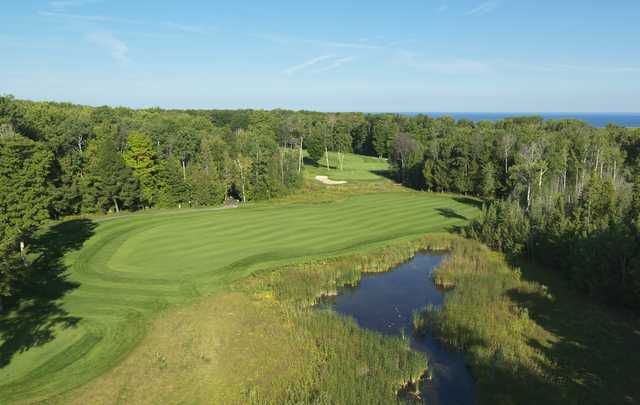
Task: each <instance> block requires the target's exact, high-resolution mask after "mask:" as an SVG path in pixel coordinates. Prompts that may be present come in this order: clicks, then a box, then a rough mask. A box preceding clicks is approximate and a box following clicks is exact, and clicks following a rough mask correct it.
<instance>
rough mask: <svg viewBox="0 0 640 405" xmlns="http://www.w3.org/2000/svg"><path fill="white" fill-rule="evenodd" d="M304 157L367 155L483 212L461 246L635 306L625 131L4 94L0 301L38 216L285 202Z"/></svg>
mask: <svg viewBox="0 0 640 405" xmlns="http://www.w3.org/2000/svg"><path fill="white" fill-rule="evenodd" d="M303 150H305V151H306V152H307V153H308V156H309V158H310V159H312V160H313V161H315V162H316V164H318V165H326V166H327V167H332V168H335V170H340V169H342V166H343V159H342V157H343V156H344V153H347V152H355V153H360V154H366V155H377V156H380V157H384V158H388V159H389V161H390V163H391V164H392V165H393V167H394V169H395V172H394V173H392V175H393V176H395V177H396V178H397V180H398V181H400V182H402V183H404V184H405V185H407V186H410V187H413V188H416V189H420V190H428V191H435V192H453V193H459V194H466V195H475V196H478V197H481V198H483V199H484V200H485V201H486V204H485V208H484V214H483V216H482V218H481V219H480V220H478V221H475V222H474V223H473V224H472V225H471V226H470V227H469V228H468V229H466V230H465V232H466V234H467V235H468V236H471V237H474V238H478V239H480V240H482V241H484V242H485V243H487V244H488V245H490V246H491V247H493V248H495V249H498V250H501V251H504V252H506V253H508V254H510V255H513V256H519V255H526V256H528V257H530V258H533V259H535V260H537V261H539V262H540V263H542V264H544V265H547V266H549V267H551V268H553V269H555V270H557V271H561V272H563V274H565V275H566V277H567V279H569V280H570V281H571V283H572V284H573V285H574V286H575V287H576V288H578V289H580V290H583V291H585V292H587V293H589V294H592V295H594V296H596V297H598V298H602V299H606V300H608V301H610V302H613V303H616V304H620V305H624V306H627V307H629V308H633V309H636V310H637V309H640V130H638V129H626V128H621V127H616V126H609V127H607V128H602V129H597V128H592V127H590V126H588V125H586V124H585V123H583V122H579V121H573V120H564V121H552V120H551V121H544V120H543V119H542V118H540V117H522V118H512V119H507V120H502V121H498V122H495V123H493V122H486V121H483V122H477V123H476V122H471V121H467V120H458V121H455V120H453V119H452V118H449V117H443V118H438V119H434V118H431V117H428V116H424V115H417V116H405V115H395V114H362V113H335V114H329V113H315V112H306V111H299V112H294V111H285V110H273V111H256V110H181V111H173V110H161V109H140V110H134V109H129V108H110V107H86V106H79V105H73V104H66V103H50V102H31V101H22V100H16V99H14V98H12V97H10V96H5V97H0V179H1V182H0V210H1V211H0V216H1V217H2V222H1V225H0V236H1V241H0V257H1V260H2V262H1V263H0V297H1V296H3V295H4V296H6V295H9V294H10V293H11V286H12V285H13V284H14V282H15V280H16V279H17V278H18V274H19V273H20V272H16V271H14V270H15V269H16V268H19V267H21V266H23V264H21V262H22V261H24V260H25V259H24V258H25V255H26V252H27V251H28V242H29V238H30V236H31V234H32V233H33V232H34V231H35V230H36V229H37V227H38V226H39V225H40V224H42V223H43V222H45V221H46V220H48V219H51V218H53V219H57V218H62V217H66V216H73V215H80V214H94V213H106V212H118V211H121V210H140V209H146V208H151V207H175V208H178V207H200V206H211V205H219V204H221V203H222V201H223V200H224V199H225V197H229V196H231V197H235V198H237V199H239V200H241V201H245V202H246V201H249V200H260V199H271V198H274V197H279V196H283V195H286V194H288V193H290V192H293V191H295V190H296V189H297V188H299V187H300V186H301V184H302V170H303ZM327 152H334V155H335V156H337V157H338V159H337V162H329V158H328V156H329V154H328V153H327ZM12 269H14V270H12Z"/></svg>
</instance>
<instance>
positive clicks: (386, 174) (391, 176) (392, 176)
mask: <svg viewBox="0 0 640 405" xmlns="http://www.w3.org/2000/svg"><path fill="white" fill-rule="evenodd" d="M370 172H371V173H373V174H375V175H376V176H378V177H383V178H385V179H388V180H391V181H393V182H396V183H400V179H399V178H398V175H397V174H396V173H395V172H394V171H393V170H391V169H389V170H370Z"/></svg>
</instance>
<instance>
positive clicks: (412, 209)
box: [0, 192, 478, 403]
mask: <svg viewBox="0 0 640 405" xmlns="http://www.w3.org/2000/svg"><path fill="white" fill-rule="evenodd" d="M451 212H454V213H456V215H451ZM477 213H478V210H477V208H476V207H475V206H474V205H473V204H470V203H468V202H467V201H465V200H460V199H456V198H453V197H449V196H437V195H427V194H421V193H411V192H398V193H379V194H370V195H363V196H357V197H352V198H347V199H341V200H337V201H335V200H334V201H333V202H327V203H323V204H293V203H290V204H282V203H280V204H262V205H260V204H259V205H256V206H253V207H247V208H240V209H235V210H225V211H196V210H192V211H185V212H175V213H172V212H162V213H159V214H147V215H138V216H133V217H129V218H126V219H124V218H123V219H118V220H113V221H104V222H100V223H93V222H91V221H87V220H76V221H71V222H69V223H66V224H62V225H56V226H54V227H52V228H51V229H49V230H48V231H46V232H44V234H43V235H42V238H41V241H40V243H36V246H38V245H39V248H34V251H38V249H40V254H41V257H44V259H42V260H41V270H42V273H41V274H40V276H42V282H40V281H39V282H37V283H34V285H31V286H30V287H31V290H30V292H31V293H33V294H32V299H31V300H24V301H23V302H22V303H21V306H20V307H19V308H18V309H16V310H14V311H13V312H12V313H10V314H8V315H5V316H4V317H3V318H0V332H1V333H2V338H1V340H0V360H2V361H3V364H2V368H0V403H10V402H16V401H20V402H33V401H37V400H46V399H49V398H51V397H52V396H54V395H58V394H64V393H65V392H66V391H68V390H70V389H72V388H75V387H78V386H80V385H83V384H85V383H86V382H88V381H89V380H91V379H93V378H95V377H97V376H99V375H101V374H104V373H105V372H107V371H109V370H111V369H112V368H113V367H114V366H116V365H117V364H119V363H120V362H121V361H122V360H123V359H124V358H125V357H126V355H127V354H128V353H129V352H130V351H131V349H132V348H133V347H135V346H136V344H137V343H139V342H140V341H141V339H142V338H143V337H144V336H145V334H146V332H147V330H146V327H147V325H148V322H147V320H148V319H150V318H151V317H152V316H154V315H155V314H157V313H158V312H159V311H162V310H164V309H167V308H172V307H176V306H179V305H183V304H188V303H192V302H194V301H198V300H199V299H201V297H202V296H209V295H213V294H216V293H220V292H223V291H227V290H228V287H229V285H230V284H231V283H233V282H234V281H237V280H240V279H242V278H244V277H246V276H247V275H250V274H252V273H254V272H256V271H258V270H261V269H266V268H273V267H278V266H283V265H286V264H289V263H294V262H309V261H310V260H319V259H321V258H329V257H335V256H345V255H349V254H352V253H354V252H362V251H365V250H372V249H375V248H376V247H381V246H383V245H385V244H386V243H387V242H388V241H392V240H396V241H397V240H403V239H411V238H415V237H416V236H417V235H422V234H425V233H430V232H442V231H445V230H447V229H449V228H450V227H453V226H457V225H462V224H464V223H465V222H466V220H465V219H464V218H471V217H473V216H475V215H477ZM54 241H55V243H53V242H54ZM51 246H55V249H52V248H51ZM52 269H54V270H55V271H52ZM27 287H29V286H27ZM45 287H46V288H45ZM44 290H47V291H46V293H44V292H43V291H44ZM25 291H26V290H25ZM41 292H42V293H41ZM27 295H28V294H27ZM203 305H205V304H203ZM207 305H208V304H207ZM235 305H236V304H233V305H232V304H230V306H229V307H226V306H223V308H225V310H226V309H228V308H231V307H234V306H235ZM237 305H239V306H240V307H242V306H247V308H250V304H246V303H241V304H237ZM263 310H264V311H266V312H265V314H266V315H265V316H266V318H265V319H269V312H268V311H275V312H274V314H275V315H272V317H275V318H278V317H279V316H280V314H279V312H278V311H280V310H281V308H275V309H274V308H271V309H269V308H267V309H265V308H263V307H262V306H259V307H257V309H255V311H263ZM200 312H201V311H200ZM167 316H169V317H171V316H172V315H167ZM211 316H213V315H211ZM171 319H175V321H176V322H177V321H178V318H171ZM202 319H203V322H206V321H207V319H208V318H207V317H206V316H204V315H203V318H202ZM283 319H287V318H283ZM167 322H168V324H167V325H172V326H166V327H165V328H162V327H160V330H161V331H164V333H167V334H171V333H173V334H175V335H176V336H177V337H180V336H183V339H184V340H185V341H190V340H189V339H191V338H190V337H189V336H190V334H189V333H186V332H184V334H183V331H181V330H180V327H183V328H184V327H186V324H184V325H183V324H179V325H178V326H176V328H177V329H175V328H173V326H175V325H174V324H173V323H171V322H172V321H169V320H168V321H167ZM229 322H231V321H230V320H229ZM332 322H333V321H332ZM336 322H337V321H336ZM340 322H342V321H340ZM240 323H241V322H240ZM154 325H155V324H154ZM236 326H239V323H238V324H236ZM153 328H154V329H152V333H150V334H149V336H155V334H154V333H153V331H156V330H157V329H156V328H158V327H157V326H153ZM172 328H173V329H172ZM256 328H258V329H260V328H264V333H265V334H266V335H268V334H275V333H276V332H275V331H273V329H270V327H269V326H268V325H267V324H264V325H256ZM276 329H277V328H276ZM306 329H308V330H311V329H312V326H308V327H306ZM250 330H252V329H246V328H245V329H242V328H239V329H235V332H228V333H237V334H238V336H236V338H238V337H239V336H240V335H242V334H243V332H244V333H248V332H250ZM340 330H344V329H340ZM171 331H173V332H171ZM206 335H207V333H206V331H205V332H203V334H202V335H201V336H206ZM198 336H200V335H198ZM274 336H277V334H275V335H274ZM158 339H161V338H158ZM194 339H196V340H194V342H193V344H194V345H195V347H202V346H203V345H207V344H208V342H207V341H206V339H205V338H204V337H203V338H202V339H205V340H204V343H202V342H199V341H198V340H197V339H198V338H197V337H195V338H194ZM362 339H364V341H367V339H369V338H362ZM371 339H374V338H371ZM374 340H375V339H374ZM285 341H286V340H285ZM158 344H160V341H159V340H158ZM180 344H181V345H182V344H183V343H180ZM184 344H187V343H184ZM380 344H382V343H380ZM152 346H153V345H152ZM180 347H182V346H180ZM247 347H252V346H247ZM363 347H366V346H363ZM160 348H161V350H160V349H159V350H155V351H153V352H149V353H146V354H145V356H146V357H144V356H143V360H141V361H143V362H145V361H146V362H150V363H149V364H151V363H153V362H154V361H155V362H157V363H158V364H159V366H158V367H161V366H162V364H165V363H167V364H170V363H173V362H175V361H177V362H178V363H180V361H182V360H180V359H173V360H172V359H171V357H170V356H173V355H176V356H178V355H180V353H178V352H177V351H176V350H173V351H176V353H173V352H172V349H171V347H165V346H162V345H160ZM174 349H175V348H174ZM278 349H281V347H278V348H273V350H278ZM194 350H195V349H194ZM256 350H260V351H263V350H266V348H257V349H256ZM156 352H157V353H156ZM165 352H166V354H165ZM197 352H198V350H196V351H195V352H194V353H196V354H193V356H196V357H197ZM356 352H357V351H356ZM187 353H188V352H187ZM266 353H270V352H268V351H267V352H266ZM212 355H213V354H212ZM238 355H240V354H238ZM206 356H207V355H205V357H206ZM273 356H276V354H273ZM273 356H269V357H268V358H271V357H273ZM170 360H171V361H170ZM232 360H233V359H232ZM184 361H185V363H184V367H183V368H184V369H185V370H184V373H185V376H186V377H185V378H186V380H184V381H189V378H188V376H189V375H190V374H189V373H190V371H188V369H189V367H191V366H188V365H187V364H191V362H190V360H188V359H187V360H184ZM203 363H205V364H203V365H202V367H208V366H207V364H206V362H204V360H203ZM237 363H238V364H239V365H241V364H243V363H242V362H241V361H237ZM276 363H277V361H276ZM181 364H182V363H181ZM311 364H313V362H312V363H311ZM292 366H294V365H292ZM246 367H247V370H245V373H247V374H248V375H250V374H251V373H252V371H249V370H248V369H249V368H250V367H251V365H250V364H249V365H247V366H246ZM265 367H267V366H266V365H265ZM274 367H275V366H274ZM258 370H263V368H258ZM265 372H266V371H265ZM301 375H302V374H301ZM302 376H303V377H304V375H302ZM256 378H257V377H256ZM282 378H283V379H284V380H288V377H286V375H285V376H283V377H282ZM161 380H162V379H161ZM162 381H164V380H162ZM159 382H161V381H160V380H159ZM194 384H195V383H194ZM269 384H271V382H269ZM394 384H397V382H394ZM214 385H215V384H214ZM203 389H204V388H203ZM207 389H208V388H207ZM207 389H204V391H200V388H197V387H194V386H191V387H187V386H185V387H184V388H183V389H181V390H177V391H176V393H177V394H179V393H180V392H183V391H185V393H184V395H185V398H187V397H190V395H191V394H193V395H195V396H194V398H195V399H196V400H197V399H198V398H200V397H199V396H198V395H208V391H207ZM247 389H249V390H250V387H249V388H247ZM188 390H194V391H193V392H191V391H189V392H186V391H188ZM258 391H259V392H262V391H260V390H258ZM123 392H124V394H123V395H125V397H123V398H129V395H137V394H133V393H131V390H129V389H124V391H123ZM160 392H165V391H163V390H160ZM201 392H204V394H200V393H201ZM274 392H275V391H274ZM87 395H90V394H87ZM89 398H90V397H89ZM136 398H137V397H136ZM123 401H124V402H130V401H129V400H123ZM134 402H135V401H134ZM176 402H180V400H179V399H176Z"/></svg>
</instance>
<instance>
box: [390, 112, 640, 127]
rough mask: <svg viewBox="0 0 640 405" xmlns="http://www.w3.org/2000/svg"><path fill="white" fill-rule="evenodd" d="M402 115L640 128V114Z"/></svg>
mask: <svg viewBox="0 0 640 405" xmlns="http://www.w3.org/2000/svg"><path fill="white" fill-rule="evenodd" d="M401 114H403V115H418V114H424V115H428V116H430V117H434V118H438V117H444V116H450V117H453V118H454V119H456V120H459V119H461V118H465V119H468V120H471V121H483V120H486V121H498V120H501V119H505V118H510V117H522V116H528V115H538V116H541V117H543V118H544V119H545V120H550V119H554V120H561V119H566V118H573V119H577V120H580V121H584V122H586V123H587V124H589V125H591V126H592V127H596V128H604V127H606V126H607V125H608V124H616V125H619V126H623V127H629V128H640V113H527V112H523V113H459V112H449V113H442V112H437V113H435V112H424V113H417V112H407V113H401Z"/></svg>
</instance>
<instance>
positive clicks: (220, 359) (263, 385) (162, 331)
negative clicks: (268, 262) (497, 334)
mask: <svg viewBox="0 0 640 405" xmlns="http://www.w3.org/2000/svg"><path fill="white" fill-rule="evenodd" d="M450 241H451V236H450V235H446V234H445V235H433V236H427V237H424V238H419V239H417V240H414V241H407V242H395V243H391V244H390V245H388V246H385V247H384V248H382V249H380V250H378V251H375V252H371V253H369V254H367V255H361V254H357V255H349V256H346V257H341V258H332V259H326V260H316V261H312V262H309V263H306V264H296V265H289V266H285V267H281V268H278V269H272V270H265V271H261V272H259V273H257V274H255V275H253V276H251V277H249V278H247V279H243V280H239V281H237V282H235V283H234V284H233V286H232V288H231V292H228V293H224V294H219V295H217V296H216V297H214V298H206V299H201V300H199V301H198V302H196V303H195V304H193V305H190V306H184V307H181V308H180V309H178V310H172V311H166V312H164V313H163V314H161V315H160V316H159V318H158V319H157V320H156V321H155V322H153V327H152V329H151V331H150V333H149V334H148V336H146V337H145V339H144V340H143V341H142V343H141V344H140V345H138V346H137V347H136V348H135V349H134V351H133V352H132V354H131V355H130V356H129V357H128V358H127V359H126V360H125V361H124V362H123V363H121V364H120V365H118V366H117V367H116V368H115V369H114V370H112V371H111V372H109V373H107V374H106V375H104V376H102V377H99V378H98V379H97V380H95V381H94V382H92V383H90V384H89V385H88V386H86V387H84V388H82V389H80V390H79V391H76V392H73V393H72V394H70V395H68V396H67V397H66V398H64V401H63V402H73V403H82V404H84V403H118V402H121V403H160V402H162V403H178V402H183V403H184V402H186V403H224V404H288V403H292V404H293V403H305V404H306V403H309V404H310V403H315V404H355V403H367V404H389V403H395V402H396V400H397V399H398V397H397V391H398V390H399V389H400V388H401V387H403V386H405V385H407V384H409V383H412V382H413V383H415V382H416V381H417V379H418V378H419V377H420V376H421V375H422V374H423V373H424V371H425V369H426V368H427V359H426V358H425V356H424V355H423V354H421V353H417V352H414V351H412V350H411V349H410V347H409V342H408V340H404V339H401V338H391V337H382V336H381V335H379V334H376V333H373V332H370V331H366V330H363V329H361V328H359V327H358V326H357V325H356V324H355V323H354V322H353V321H351V320H350V319H348V318H344V317H341V316H339V315H337V314H335V313H333V312H332V311H326V310H323V311H320V310H317V309H313V308H311V304H313V303H315V298H316V297H318V296H320V295H322V294H326V293H332V292H335V289H336V288H337V287H338V286H341V285H345V284H357V283H358V282H359V279H360V277H361V274H362V273H363V272H379V271H386V270H388V269H389V268H390V267H392V266H394V265H396V264H398V263H399V262H403V261H405V260H407V259H408V258H410V257H412V256H413V255H414V254H415V252H416V251H418V250H425V249H429V250H441V249H442V248H443V247H446V246H448V245H449V244H450V243H451V242H450ZM194 381H198V383H197V384H194Z"/></svg>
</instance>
